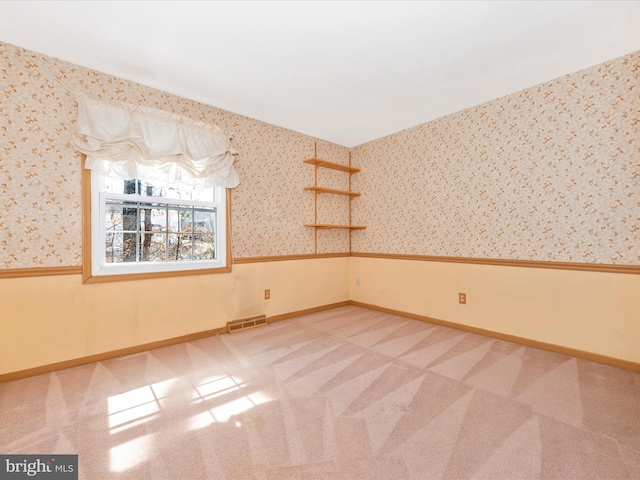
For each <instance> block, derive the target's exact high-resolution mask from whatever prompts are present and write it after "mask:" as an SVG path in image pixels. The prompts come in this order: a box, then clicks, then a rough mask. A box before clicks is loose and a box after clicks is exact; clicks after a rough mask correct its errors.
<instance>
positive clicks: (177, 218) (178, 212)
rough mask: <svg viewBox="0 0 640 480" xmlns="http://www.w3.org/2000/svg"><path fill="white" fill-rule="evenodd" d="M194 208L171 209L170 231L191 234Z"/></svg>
mask: <svg viewBox="0 0 640 480" xmlns="http://www.w3.org/2000/svg"><path fill="white" fill-rule="evenodd" d="M192 213H193V209H192V208H179V207H171V208H169V231H170V232H190V231H191V223H192V217H193V215H192Z"/></svg>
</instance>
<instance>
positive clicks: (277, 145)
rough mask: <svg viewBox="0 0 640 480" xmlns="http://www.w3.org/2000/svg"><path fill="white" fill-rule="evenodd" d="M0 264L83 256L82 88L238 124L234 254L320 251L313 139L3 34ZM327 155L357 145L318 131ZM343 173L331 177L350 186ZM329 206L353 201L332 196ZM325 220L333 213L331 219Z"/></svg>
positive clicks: (332, 236)
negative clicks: (77, 139) (78, 125)
mask: <svg viewBox="0 0 640 480" xmlns="http://www.w3.org/2000/svg"><path fill="white" fill-rule="evenodd" d="M0 89H1V90H0V99H1V102H0V208H2V214H1V215H0V269H8V268H30V267H56V266H79V265H81V255H82V252H81V198H80V171H81V170H80V156H79V155H78V154H77V152H75V150H74V149H73V148H72V146H71V142H70V140H71V135H72V133H73V131H74V128H75V121H76V117H77V107H76V103H75V100H74V97H73V93H76V92H77V93H83V94H85V95H88V96H91V97H94V98H100V99H103V100H106V101H110V100H111V101H124V102H130V103H134V104H138V105H144V106H147V107H153V108H159V109H162V110H166V111H169V112H173V113H176V114H179V115H184V116H187V117H190V118H193V119H196V120H202V121H206V122H210V123H215V124H217V125H218V126H220V127H221V128H223V129H224V130H226V131H228V132H231V133H233V135H234V145H235V147H236V150H238V151H239V155H238V160H237V169H238V173H239V175H240V178H241V184H240V186H239V187H237V188H236V189H235V190H234V192H233V209H232V211H233V218H232V222H233V237H232V248H233V256H234V257H251V256H266V255H297V254H309V253H313V252H314V238H313V237H314V236H313V230H312V229H310V228H305V227H303V224H304V223H312V222H313V212H314V204H313V194H312V193H310V192H305V191H304V190H303V188H304V187H305V186H307V185H312V184H313V167H312V166H310V165H306V164H304V163H303V160H304V159H305V158H309V157H312V156H313V144H314V139H313V138H311V137H308V136H305V135H302V134H300V133H296V132H293V131H290V130H286V129H283V128H279V127H276V126H274V125H270V124H266V123H263V122H259V121H257V120H253V119H250V118H247V117H243V116H241V115H237V114H233V113H230V112H227V111H224V110H220V109H217V108H214V107H210V106H207V105H203V104H200V103H198V102H194V101H190V100H187V99H184V98H180V97H177V96H174V95H171V94H168V93H164V92H160V91H158V90H154V89H152V88H149V87H145V86H142V85H139V84H136V83H133V82H129V81H125V80H122V79H119V78H116V77H113V76H110V75H107V74H104V73H100V72H96V71H92V70H89V69H86V68H82V67H79V66H76V65H72V64H70V63H67V62H64V61H62V60H59V59H55V58H51V57H47V56H45V55H40V54H36V53H33V52H30V51H27V50H24V49H22V48H18V47H14V46H12V45H8V44H6V43H1V42H0ZM318 155H319V156H322V157H323V158H326V159H327V160H331V161H334V162H338V163H347V161H348V150H347V149H346V148H344V147H341V146H338V145H335V144H331V143H328V142H324V141H320V140H318ZM343 181H344V179H339V178H327V182H328V183H331V182H334V183H335V182H337V183H338V185H337V186H336V187H335V188H341V186H340V182H343ZM323 201H325V202H326V203H327V204H328V208H327V209H326V210H324V209H323V210H322V211H323V212H326V214H327V215H329V214H330V215H332V216H341V217H342V218H341V219H339V221H341V222H346V221H347V217H346V216H345V215H347V214H346V212H347V210H345V209H344V202H343V203H342V204H339V203H336V206H335V208H332V207H331V206H332V202H333V203H335V202H336V199H323ZM322 220H325V219H322ZM348 250H349V242H348V234H347V233H346V232H345V231H328V232H322V233H321V234H320V233H319V235H318V253H333V252H346V251H348Z"/></svg>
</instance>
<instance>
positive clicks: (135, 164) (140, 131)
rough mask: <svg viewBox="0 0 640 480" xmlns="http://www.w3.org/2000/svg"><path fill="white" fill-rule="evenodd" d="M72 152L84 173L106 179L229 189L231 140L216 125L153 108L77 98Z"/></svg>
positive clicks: (233, 177) (232, 182)
mask: <svg viewBox="0 0 640 480" xmlns="http://www.w3.org/2000/svg"><path fill="white" fill-rule="evenodd" d="M76 100H77V102H78V130H77V133H76V134H75V135H74V145H75V148H76V150H78V151H80V152H82V153H84V154H85V155H86V156H87V161H86V163H85V167H86V168H88V169H91V170H94V171H97V172H99V173H102V174H105V175H107V176H110V177H115V178H121V179H123V180H132V179H134V178H138V179H144V180H146V181H153V180H162V181H166V182H168V184H169V185H175V184H189V185H194V186H202V187H225V188H234V187H236V186H237V185H238V183H239V178H238V174H237V173H236V171H235V169H234V166H233V163H234V161H235V157H234V155H236V152H235V151H234V150H233V147H232V146H231V140H230V138H229V136H228V135H226V134H225V133H224V132H223V131H222V129H220V128H219V127H218V126H216V125H212V124H207V123H204V122H199V121H196V120H192V119H190V118H187V117H182V116H180V115H175V114H173V113H169V112H165V111H162V110H157V109H155V108H148V107H140V106H136V105H131V104H128V103H122V102H119V103H107V102H103V101H100V100H95V99H91V98H87V97H84V96H80V95H78V96H76Z"/></svg>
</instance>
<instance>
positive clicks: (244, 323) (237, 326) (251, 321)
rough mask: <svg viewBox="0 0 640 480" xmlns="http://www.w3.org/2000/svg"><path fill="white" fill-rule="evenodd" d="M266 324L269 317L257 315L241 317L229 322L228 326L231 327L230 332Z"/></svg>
mask: <svg viewBox="0 0 640 480" xmlns="http://www.w3.org/2000/svg"><path fill="white" fill-rule="evenodd" d="M266 324H267V317H266V316H265V315H255V316H253V317H248V318H241V319H239V320H232V321H230V322H227V328H228V329H229V333H233V332H239V331H241V330H248V329H250V328H256V327H264V326H265V325H266Z"/></svg>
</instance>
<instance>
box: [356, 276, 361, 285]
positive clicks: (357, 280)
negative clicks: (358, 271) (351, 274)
mask: <svg viewBox="0 0 640 480" xmlns="http://www.w3.org/2000/svg"><path fill="white" fill-rule="evenodd" d="M359 286H360V277H356V287H359Z"/></svg>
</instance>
